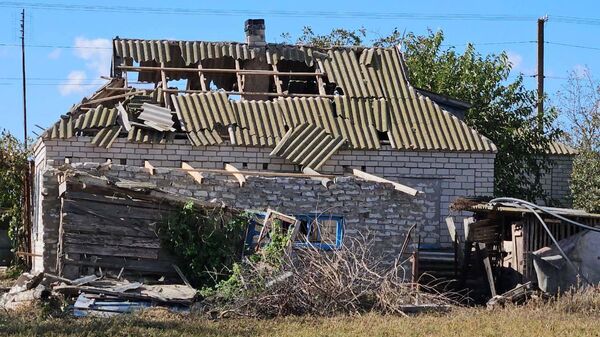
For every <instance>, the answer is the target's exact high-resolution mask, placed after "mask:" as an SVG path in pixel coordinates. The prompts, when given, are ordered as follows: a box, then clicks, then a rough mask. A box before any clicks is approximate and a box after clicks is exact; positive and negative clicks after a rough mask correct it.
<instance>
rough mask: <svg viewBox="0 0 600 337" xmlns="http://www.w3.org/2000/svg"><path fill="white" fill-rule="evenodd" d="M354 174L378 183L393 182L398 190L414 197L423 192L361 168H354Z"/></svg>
mask: <svg viewBox="0 0 600 337" xmlns="http://www.w3.org/2000/svg"><path fill="white" fill-rule="evenodd" d="M352 174H354V175H355V176H356V177H358V178H361V179H364V180H367V181H374V182H378V183H387V184H392V185H393V186H394V188H395V189H396V190H398V191H401V192H404V193H406V194H408V195H412V196H413V197H414V196H416V195H417V194H419V193H423V192H421V191H418V190H415V189H414V188H411V187H408V186H406V185H402V184H400V183H397V182H394V181H391V180H387V179H384V178H381V177H378V176H376V175H373V174H369V173H367V172H363V171H361V170H357V169H353V170H352Z"/></svg>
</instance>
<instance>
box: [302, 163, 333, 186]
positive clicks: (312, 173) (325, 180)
mask: <svg viewBox="0 0 600 337" xmlns="http://www.w3.org/2000/svg"><path fill="white" fill-rule="evenodd" d="M302 173H304V174H308V175H310V176H311V177H310V179H313V180H318V181H320V182H321V184H322V185H323V186H325V188H329V185H331V184H333V181H331V179H329V178H327V177H324V176H322V175H321V174H320V173H319V172H317V171H315V170H313V169H311V168H310V167H305V168H303V169H302Z"/></svg>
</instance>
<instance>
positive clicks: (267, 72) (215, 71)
mask: <svg viewBox="0 0 600 337" xmlns="http://www.w3.org/2000/svg"><path fill="white" fill-rule="evenodd" d="M117 68H119V69H122V70H126V71H136V72H141V71H172V72H184V73H197V72H198V69H197V68H177V67H147V66H125V65H121V66H118V67H117ZM202 72H203V73H205V74H209V73H210V74H240V75H262V76H273V75H279V76H291V77H306V76H318V77H322V76H325V75H326V74H325V73H324V72H312V73H311V72H292V71H290V72H279V71H272V70H258V69H256V70H249V69H223V68H203V69H202Z"/></svg>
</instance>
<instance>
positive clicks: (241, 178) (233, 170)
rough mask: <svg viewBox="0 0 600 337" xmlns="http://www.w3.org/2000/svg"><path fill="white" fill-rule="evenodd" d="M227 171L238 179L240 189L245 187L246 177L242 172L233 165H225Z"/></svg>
mask: <svg viewBox="0 0 600 337" xmlns="http://www.w3.org/2000/svg"><path fill="white" fill-rule="evenodd" d="M225 171H227V172H229V173H231V174H233V176H234V177H235V179H237V181H238V182H239V183H240V187H241V186H244V184H245V183H246V177H244V175H243V174H242V173H241V172H240V170H238V169H237V168H236V167H235V166H233V165H231V164H225Z"/></svg>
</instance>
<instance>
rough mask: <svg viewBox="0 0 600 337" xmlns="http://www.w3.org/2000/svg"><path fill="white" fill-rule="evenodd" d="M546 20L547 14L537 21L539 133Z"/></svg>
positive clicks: (541, 117)
mask: <svg viewBox="0 0 600 337" xmlns="http://www.w3.org/2000/svg"><path fill="white" fill-rule="evenodd" d="M546 21H548V16H547V15H545V16H543V17H541V18H539V19H538V21H537V33H538V39H537V81H538V88H537V94H538V102H537V109H538V113H537V118H538V128H539V131H540V133H542V132H544V24H545V23H546Z"/></svg>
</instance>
